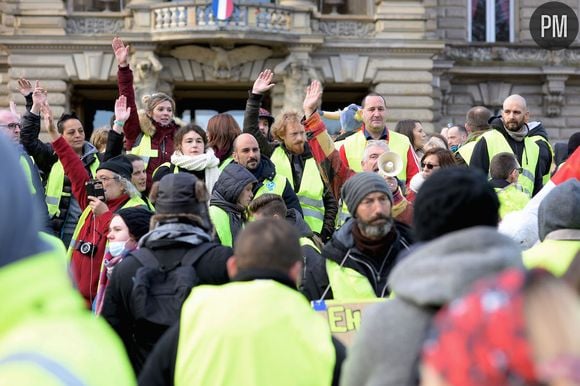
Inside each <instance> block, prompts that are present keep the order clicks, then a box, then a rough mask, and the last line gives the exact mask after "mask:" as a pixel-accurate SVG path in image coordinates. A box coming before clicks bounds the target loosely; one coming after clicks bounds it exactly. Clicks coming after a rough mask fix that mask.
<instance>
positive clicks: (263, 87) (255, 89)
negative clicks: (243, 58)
mask: <svg viewBox="0 0 580 386" xmlns="http://www.w3.org/2000/svg"><path fill="white" fill-rule="evenodd" d="M273 78H274V73H273V72H272V70H269V69H266V70H264V71H262V72H260V74H259V75H258V77H257V78H256V80H255V81H254V85H253V86H252V91H251V92H250V95H249V97H248V101H247V102H246V111H245V112H244V124H243V132H244V133H250V134H252V135H253V136H254V137H255V138H256V140H257V141H258V146H259V147H260V152H261V153H262V154H264V155H266V156H267V157H270V156H271V155H272V153H273V152H274V148H275V146H273V145H272V144H270V141H268V138H266V136H264V134H262V132H261V131H260V129H259V128H258V120H259V118H258V117H259V114H260V105H261V104H262V98H263V96H264V94H265V93H266V92H268V91H270V90H271V89H272V88H273V87H274V86H275V85H276V84H275V83H272V79H273Z"/></svg>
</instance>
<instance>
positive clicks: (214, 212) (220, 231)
mask: <svg viewBox="0 0 580 386" xmlns="http://www.w3.org/2000/svg"><path fill="white" fill-rule="evenodd" d="M209 218H210V219H211V222H212V223H213V226H214V227H215V231H216V233H217V235H218V237H219V238H220V242H221V244H222V245H225V246H226V247H231V246H233V237H232V229H231V228H230V216H228V213H227V212H226V211H225V210H223V209H222V208H219V207H217V206H214V205H210V207H209Z"/></svg>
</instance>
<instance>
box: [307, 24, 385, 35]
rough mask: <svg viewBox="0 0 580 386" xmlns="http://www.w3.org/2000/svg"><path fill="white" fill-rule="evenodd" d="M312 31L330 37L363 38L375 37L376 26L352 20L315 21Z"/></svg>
mask: <svg viewBox="0 0 580 386" xmlns="http://www.w3.org/2000/svg"><path fill="white" fill-rule="evenodd" d="M312 30H314V31H317V32H321V33H323V34H325V35H328V36H340V37H353V38H354V37H356V38H361V37H368V36H374V34H375V24H374V23H366V22H360V21H352V20H329V21H319V20H313V21H312Z"/></svg>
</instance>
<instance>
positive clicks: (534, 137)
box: [530, 135, 555, 185]
mask: <svg viewBox="0 0 580 386" xmlns="http://www.w3.org/2000/svg"><path fill="white" fill-rule="evenodd" d="M530 139H531V140H532V141H534V142H536V143H538V141H542V142H545V143H546V145H548V149H549V150H550V153H551V154H552V163H554V160H555V155H554V149H553V148H552V145H551V144H550V141H548V140H547V139H546V138H544V137H542V136H541V135H532V136H531V137H530ZM550 169H551V168H548V173H546V174H544V176H543V177H542V183H543V184H544V185H546V184H547V183H548V181H550Z"/></svg>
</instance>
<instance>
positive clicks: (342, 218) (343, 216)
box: [336, 198, 352, 229]
mask: <svg viewBox="0 0 580 386" xmlns="http://www.w3.org/2000/svg"><path fill="white" fill-rule="evenodd" d="M340 203H341V205H340V210H339V211H338V216H337V218H336V229H338V228H340V227H341V226H343V225H344V223H345V222H346V220H348V219H349V218H350V217H352V216H351V214H350V212H349V211H348V207H347V206H346V202H344V200H343V199H342V198H341V199H340Z"/></svg>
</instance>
